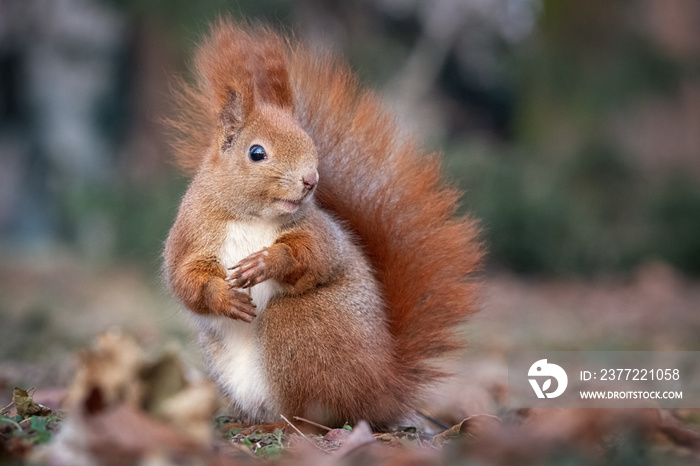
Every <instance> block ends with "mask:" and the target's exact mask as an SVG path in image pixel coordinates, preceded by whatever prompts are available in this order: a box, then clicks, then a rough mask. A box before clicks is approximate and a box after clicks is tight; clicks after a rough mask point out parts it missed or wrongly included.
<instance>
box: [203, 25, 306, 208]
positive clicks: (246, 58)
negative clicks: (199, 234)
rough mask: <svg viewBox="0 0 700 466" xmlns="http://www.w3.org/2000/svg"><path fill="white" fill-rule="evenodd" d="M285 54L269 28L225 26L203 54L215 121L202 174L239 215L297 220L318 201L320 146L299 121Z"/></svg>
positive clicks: (213, 34) (218, 199) (219, 198)
mask: <svg viewBox="0 0 700 466" xmlns="http://www.w3.org/2000/svg"><path fill="white" fill-rule="evenodd" d="M265 37H267V39H265ZM284 50H285V47H284V44H282V43H281V42H280V39H279V37H278V36H277V35H275V34H274V33H272V32H271V31H270V30H268V29H265V28H262V27H256V28H251V29H248V30H243V29H240V28H232V27H229V26H228V25H227V23H226V21H222V22H220V23H219V24H218V25H215V26H214V27H213V29H212V32H211V34H210V37H209V39H208V41H207V42H205V44H203V45H202V46H201V47H200V49H199V53H198V56H197V60H196V61H197V69H198V71H199V73H200V78H201V81H200V82H201V83H202V85H203V88H204V89H206V90H207V92H206V94H207V95H208V98H207V100H208V101H209V103H210V105H209V108H211V109H212V111H213V113H214V114H215V115H216V120H217V122H216V127H217V130H216V131H215V132H213V133H210V134H211V137H212V139H213V140H210V141H209V142H208V144H209V147H210V150H209V153H208V156H207V157H206V159H205V161H204V163H203V164H202V165H201V166H200V169H199V173H198V177H199V178H202V179H206V188H205V189H206V190H207V191H208V192H209V195H212V196H215V197H216V202H217V204H218V205H219V206H220V207H221V208H223V209H225V210H227V211H228V212H229V213H231V214H232V215H233V216H235V217H238V218H251V219H252V218H263V219H266V220H275V219H284V218H285V217H288V216H291V215H294V214H295V213H297V212H299V211H301V210H303V209H305V208H306V207H307V206H308V205H309V203H310V202H312V201H311V197H312V195H313V192H314V190H315V187H316V185H317V183H318V171H317V166H318V156H317V153H316V147H315V145H314V143H313V141H312V140H311V138H310V137H309V135H308V134H307V133H306V132H305V131H304V130H303V129H302V128H301V126H300V125H299V123H298V121H297V120H296V119H295V117H294V99H293V94H292V89H291V85H290V81H289V74H288V71H287V64H286V57H285V56H284Z"/></svg>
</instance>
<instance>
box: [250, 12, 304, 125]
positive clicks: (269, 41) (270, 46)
mask: <svg viewBox="0 0 700 466" xmlns="http://www.w3.org/2000/svg"><path fill="white" fill-rule="evenodd" d="M251 36H253V37H255V38H256V39H257V40H256V46H257V47H256V48H255V62H254V63H251V64H250V65H251V67H252V69H253V79H254V81H255V93H256V95H257V96H259V97H260V99H261V100H262V101H264V102H266V103H268V104H271V105H274V106H276V107H279V108H282V109H284V110H289V111H290V112H293V111H294V96H293V94H292V86H291V84H290V82H289V72H288V70H287V57H286V51H287V44H286V43H285V42H284V41H283V40H282V38H281V37H280V36H279V35H277V34H276V33H274V32H273V31H272V30H270V29H268V28H266V27H264V26H258V27H256V28H254V29H253V30H252V31H251Z"/></svg>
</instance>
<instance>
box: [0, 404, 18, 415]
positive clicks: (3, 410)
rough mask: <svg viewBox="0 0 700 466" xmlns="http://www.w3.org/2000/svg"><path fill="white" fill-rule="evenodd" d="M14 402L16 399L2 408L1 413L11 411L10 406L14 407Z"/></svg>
mask: <svg viewBox="0 0 700 466" xmlns="http://www.w3.org/2000/svg"><path fill="white" fill-rule="evenodd" d="M13 404H15V402H14V401H10V404H9V405H7V406H5V407H4V408H2V409H0V414H6V413H9V412H10V408H11V407H12V405H13Z"/></svg>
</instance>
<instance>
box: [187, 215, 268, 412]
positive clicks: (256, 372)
mask: <svg viewBox="0 0 700 466" xmlns="http://www.w3.org/2000/svg"><path fill="white" fill-rule="evenodd" d="M277 237H278V226H277V225H275V224H271V223H268V222H233V221H232V222H229V223H228V225H227V235H226V240H225V241H224V244H223V246H222V248H221V252H220V253H219V260H220V261H221V263H222V265H223V266H224V267H226V268H228V267H232V266H234V265H236V264H237V263H238V262H239V261H240V260H241V259H243V258H245V257H246V256H248V255H249V254H252V253H254V252H256V251H259V250H261V249H263V248H264V247H267V246H270V245H272V244H273V243H274V242H275V240H276V239H277ZM280 291H281V287H280V285H279V284H278V283H277V282H275V281H273V280H268V281H265V282H263V283H260V284H258V285H256V286H254V287H252V288H251V289H250V292H251V296H252V298H253V302H254V303H255V305H256V314H257V317H256V319H254V320H253V322H251V323H246V322H242V321H239V320H233V319H230V318H226V317H217V316H198V317H197V320H198V323H199V325H200V328H201V331H203V332H206V333H207V338H206V339H207V340H209V343H210V344H212V348H207V345H206V344H205V347H204V351H205V352H208V353H209V354H207V358H208V359H209V363H210V365H211V369H212V371H213V372H214V375H215V376H216V378H217V379H218V380H217V381H218V383H219V386H220V387H221V389H222V390H223V391H224V392H226V393H227V394H228V395H229V396H230V398H231V399H232V400H233V401H234V402H235V403H236V405H238V407H240V408H241V409H242V410H243V411H244V412H245V413H247V414H248V415H250V416H252V417H254V418H259V417H260V416H262V415H263V413H264V412H266V411H268V412H269V410H270V409H273V410H274V409H275V408H274V406H275V403H274V402H273V401H272V400H270V395H269V386H268V382H267V379H266V377H265V371H264V368H263V360H262V353H261V351H262V347H261V345H260V342H259V341H258V322H259V318H260V315H261V314H262V313H263V312H264V310H265V307H266V306H267V303H268V301H269V300H270V298H272V297H273V296H274V295H275V294H277V293H279V292H280ZM212 339H213V340H215V342H213V341H211V340H212Z"/></svg>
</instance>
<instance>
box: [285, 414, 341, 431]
mask: <svg viewBox="0 0 700 466" xmlns="http://www.w3.org/2000/svg"><path fill="white" fill-rule="evenodd" d="M294 419H296V420H297V421H302V422H306V423H307V424H311V425H312V426H316V427H320V428H321V429H326V430H327V431H328V432H330V431H331V430H333V429H331V428H330V427H326V426H324V425H322V424H319V423H317V422H314V421H309V420H308V419H304V418H303V417H299V416H294Z"/></svg>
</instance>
